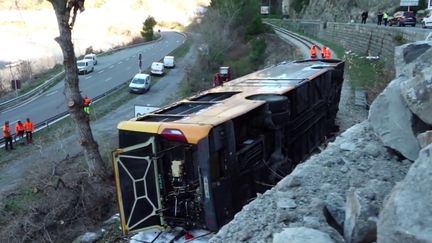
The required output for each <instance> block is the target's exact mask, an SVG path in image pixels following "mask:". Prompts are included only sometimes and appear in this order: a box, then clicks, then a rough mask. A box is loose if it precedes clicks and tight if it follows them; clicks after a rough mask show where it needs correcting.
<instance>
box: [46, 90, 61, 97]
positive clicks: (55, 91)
mask: <svg viewBox="0 0 432 243" xmlns="http://www.w3.org/2000/svg"><path fill="white" fill-rule="evenodd" d="M57 92H58V90H54V91H53V92H51V93H48V94H46V95H45V96H46V97H48V96H51V95H53V94H55V93H57Z"/></svg>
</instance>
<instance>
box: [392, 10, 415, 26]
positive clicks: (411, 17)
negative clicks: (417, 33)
mask: <svg viewBox="0 0 432 243" xmlns="http://www.w3.org/2000/svg"><path fill="white" fill-rule="evenodd" d="M416 23H417V19H416V16H415V14H414V13H413V12H408V11H398V12H396V13H394V15H393V17H391V18H389V22H388V24H389V25H390V26H393V25H396V26H405V25H411V26H412V27H414V26H415V25H416Z"/></svg>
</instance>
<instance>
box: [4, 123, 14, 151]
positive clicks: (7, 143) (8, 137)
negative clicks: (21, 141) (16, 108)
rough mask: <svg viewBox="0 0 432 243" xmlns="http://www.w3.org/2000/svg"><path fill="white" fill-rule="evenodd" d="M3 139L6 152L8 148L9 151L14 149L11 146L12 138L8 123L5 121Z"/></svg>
mask: <svg viewBox="0 0 432 243" xmlns="http://www.w3.org/2000/svg"><path fill="white" fill-rule="evenodd" d="M3 138H4V140H5V149H6V150H8V147H10V149H11V150H12V149H14V148H13V145H12V136H11V134H10V129H9V121H5V123H4V125H3Z"/></svg>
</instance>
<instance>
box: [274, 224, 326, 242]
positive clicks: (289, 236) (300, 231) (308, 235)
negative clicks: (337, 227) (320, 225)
mask: <svg viewBox="0 0 432 243" xmlns="http://www.w3.org/2000/svg"><path fill="white" fill-rule="evenodd" d="M286 242H290V243H334V241H333V240H332V239H331V238H330V237H329V235H328V234H326V233H324V232H321V231H319V230H315V229H311V228H306V227H297V228H287V229H284V230H283V231H282V232H280V233H277V234H274V236H273V243H286Z"/></svg>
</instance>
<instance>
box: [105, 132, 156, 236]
mask: <svg viewBox="0 0 432 243" xmlns="http://www.w3.org/2000/svg"><path fill="white" fill-rule="evenodd" d="M155 150H156V144H155V138H154V137H150V139H149V140H147V141H146V142H144V143H141V144H137V145H134V146H131V147H127V148H122V149H117V150H115V151H114V152H113V153H112V156H113V168H114V176H115V181H116V192H117V200H118V206H119V212H120V220H121V226H122V231H123V234H129V233H131V232H135V231H138V230H144V229H149V228H160V227H161V225H163V223H164V222H163V219H162V214H161V213H160V209H161V200H160V185H159V182H158V174H159V173H158V168H157V158H156V156H154V154H155Z"/></svg>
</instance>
